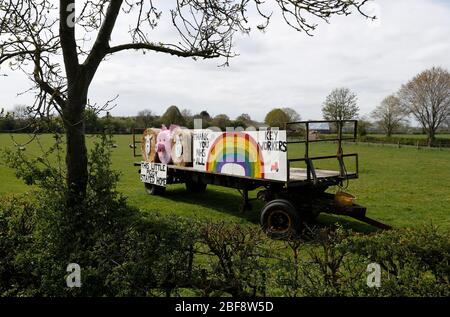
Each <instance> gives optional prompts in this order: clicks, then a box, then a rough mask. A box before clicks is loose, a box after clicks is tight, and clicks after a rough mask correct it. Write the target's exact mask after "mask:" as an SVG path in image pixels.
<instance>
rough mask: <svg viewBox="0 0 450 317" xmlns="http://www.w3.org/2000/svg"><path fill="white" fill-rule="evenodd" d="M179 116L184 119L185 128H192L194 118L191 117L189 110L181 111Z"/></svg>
mask: <svg viewBox="0 0 450 317" xmlns="http://www.w3.org/2000/svg"><path fill="white" fill-rule="evenodd" d="M181 115H182V116H183V118H184V122H185V126H186V127H187V128H189V129H193V128H194V116H193V115H192V111H191V110H189V109H183V110H181Z"/></svg>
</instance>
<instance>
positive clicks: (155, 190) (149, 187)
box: [144, 183, 166, 195]
mask: <svg viewBox="0 0 450 317" xmlns="http://www.w3.org/2000/svg"><path fill="white" fill-rule="evenodd" d="M144 185H145V191H146V192H147V194H149V195H162V194H164V192H165V191H166V188H165V187H163V186H156V185H153V184H147V183H145V184H144Z"/></svg>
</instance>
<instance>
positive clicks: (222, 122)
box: [211, 114, 231, 131]
mask: <svg viewBox="0 0 450 317" xmlns="http://www.w3.org/2000/svg"><path fill="white" fill-rule="evenodd" d="M211 124H212V125H213V126H215V127H219V128H220V129H221V130H222V131H225V130H226V128H227V127H229V126H230V125H231V120H230V118H229V117H228V116H227V115H226V114H218V115H217V116H215V117H214V119H213V120H212V121H211Z"/></svg>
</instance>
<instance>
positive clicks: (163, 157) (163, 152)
mask: <svg viewBox="0 0 450 317" xmlns="http://www.w3.org/2000/svg"><path fill="white" fill-rule="evenodd" d="M176 127H177V126H173V125H171V126H170V128H169V129H167V128H166V127H165V126H163V127H162V129H161V132H159V134H158V136H157V138H156V151H157V153H158V158H159V160H160V162H161V163H163V164H169V163H170V162H171V161H172V158H171V156H170V154H171V153H172V134H173V130H174V129H175V128H176Z"/></svg>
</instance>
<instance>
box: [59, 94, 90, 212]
mask: <svg viewBox="0 0 450 317" xmlns="http://www.w3.org/2000/svg"><path fill="white" fill-rule="evenodd" d="M86 100H87V91H80V93H79V94H76V96H74V97H72V98H71V97H69V100H68V102H67V105H66V109H65V110H64V126H65V132H66V138H67V153H66V166H67V186H68V189H69V197H68V203H69V204H70V205H72V206H74V205H78V204H79V203H81V202H82V201H83V200H84V198H85V197H86V187H87V182H88V167H87V161H88V160H87V149H86V139H85V131H84V130H85V126H84V110H85V107H86Z"/></svg>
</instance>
